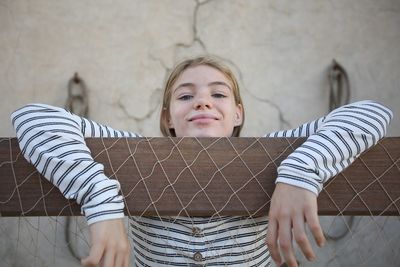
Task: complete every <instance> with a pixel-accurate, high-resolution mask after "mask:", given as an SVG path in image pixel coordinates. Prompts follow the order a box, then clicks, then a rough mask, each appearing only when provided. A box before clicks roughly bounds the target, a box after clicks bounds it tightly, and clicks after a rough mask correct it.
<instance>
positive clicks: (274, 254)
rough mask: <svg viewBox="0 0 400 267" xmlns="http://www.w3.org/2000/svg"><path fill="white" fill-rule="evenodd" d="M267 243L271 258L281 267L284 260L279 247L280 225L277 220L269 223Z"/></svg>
mask: <svg viewBox="0 0 400 267" xmlns="http://www.w3.org/2000/svg"><path fill="white" fill-rule="evenodd" d="M266 242H267V246H268V250H269V254H270V255H271V258H272V259H273V260H274V262H275V264H276V265H277V266H280V265H281V264H282V258H281V254H280V253H279V247H278V225H277V222H276V220H270V221H269V222H268V230H267V240H266Z"/></svg>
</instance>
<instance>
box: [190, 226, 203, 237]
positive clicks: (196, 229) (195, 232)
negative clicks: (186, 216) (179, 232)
mask: <svg viewBox="0 0 400 267" xmlns="http://www.w3.org/2000/svg"><path fill="white" fill-rule="evenodd" d="M192 234H193V236H199V235H200V234H201V229H200V228H199V227H193V228H192Z"/></svg>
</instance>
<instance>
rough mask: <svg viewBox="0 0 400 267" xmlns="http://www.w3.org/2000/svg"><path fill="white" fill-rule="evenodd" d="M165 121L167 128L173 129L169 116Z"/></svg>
mask: <svg viewBox="0 0 400 267" xmlns="http://www.w3.org/2000/svg"><path fill="white" fill-rule="evenodd" d="M167 122H168V128H169V129H173V128H174V124H173V123H172V121H171V118H169V116H168V118H167Z"/></svg>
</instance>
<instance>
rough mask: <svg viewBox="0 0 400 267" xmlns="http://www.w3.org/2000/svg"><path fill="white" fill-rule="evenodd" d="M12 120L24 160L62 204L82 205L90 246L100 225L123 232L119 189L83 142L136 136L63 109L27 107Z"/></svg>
mask: <svg viewBox="0 0 400 267" xmlns="http://www.w3.org/2000/svg"><path fill="white" fill-rule="evenodd" d="M11 118H12V124H13V126H14V128H15V130H16V133H17V138H18V142H19V145H20V148H21V151H22V153H23V155H24V157H25V158H26V159H27V160H28V161H29V162H30V163H32V164H33V165H34V166H35V167H36V168H37V170H38V171H39V172H40V173H41V174H42V175H43V176H44V177H45V178H46V179H48V180H49V181H50V182H52V183H53V184H54V185H55V186H56V187H58V188H59V189H60V191H61V192H62V193H63V195H64V196H65V197H66V198H68V199H73V200H76V201H77V203H78V204H80V205H81V209H82V213H83V214H84V215H85V216H86V218H87V221H88V224H89V225H91V232H92V241H93V237H94V234H93V231H95V232H97V233H99V232H101V230H92V229H93V228H96V229H98V228H99V227H100V228H101V226H102V225H104V224H96V223H97V222H105V221H106V222H107V224H116V225H118V229H119V231H120V232H121V227H123V224H122V222H121V220H116V219H120V218H123V216H124V213H123V209H124V203H123V199H122V196H121V195H119V190H120V185H119V183H118V181H117V180H112V179H109V178H108V177H106V176H105V174H104V166H103V165H102V164H100V163H97V162H95V161H94V160H93V158H92V156H91V154H90V150H89V148H88V147H87V146H86V143H85V140H84V138H85V137H123V136H128V137H138V135H137V134H132V133H128V132H123V131H115V130H113V129H112V128H110V127H107V126H103V125H100V124H98V123H96V122H93V121H91V120H88V119H85V118H81V117H79V116H76V115H74V114H72V113H70V112H68V111H66V110H64V109H62V108H57V107H53V106H49V105H44V104H30V105H26V106H24V107H22V108H20V109H18V110H17V111H15V112H14V113H13V114H12V116H11ZM99 192H101V193H99ZM92 225H93V226H92ZM100 235H102V236H103V238H104V236H105V234H102V233H100ZM125 238H126V234H125ZM92 243H94V242H92ZM96 243H98V242H96ZM91 253H92V251H91Z"/></svg>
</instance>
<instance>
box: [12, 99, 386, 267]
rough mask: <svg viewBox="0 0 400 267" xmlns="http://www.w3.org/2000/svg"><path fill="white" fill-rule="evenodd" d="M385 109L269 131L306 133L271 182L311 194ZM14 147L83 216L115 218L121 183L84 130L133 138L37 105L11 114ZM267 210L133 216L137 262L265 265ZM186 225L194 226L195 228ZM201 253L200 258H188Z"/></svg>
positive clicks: (355, 150) (357, 110) (362, 141)
mask: <svg viewBox="0 0 400 267" xmlns="http://www.w3.org/2000/svg"><path fill="white" fill-rule="evenodd" d="M392 116H393V115H392V112H391V111H390V110H389V109H387V108H386V107H384V106H382V105H380V104H378V103H375V102H372V101H361V102H357V103H353V104H350V105H347V106H343V107H341V108H339V109H336V110H334V111H332V112H331V113H330V114H328V115H327V116H325V117H322V118H320V119H317V120H315V121H312V122H309V123H306V124H303V125H301V126H300V127H298V128H296V129H292V130H286V131H279V132H275V133H271V134H267V135H266V136H268V137H309V138H308V139H307V141H306V142H305V143H304V144H303V145H302V146H300V147H299V148H297V149H296V150H295V151H294V152H293V153H292V154H291V155H290V156H289V157H288V158H287V159H285V160H284V161H283V162H282V164H281V165H280V166H279V168H278V178H277V182H283V183H288V184H292V185H296V186H299V187H302V188H306V189H308V190H311V191H312V192H314V193H316V194H318V193H319V192H320V191H321V189H322V184H323V183H324V182H326V181H327V180H328V179H329V178H331V177H332V176H334V175H336V174H338V173H339V172H341V171H342V170H343V169H345V168H346V167H347V166H349V165H350V164H351V163H352V162H353V161H354V160H355V159H356V158H357V156H359V155H360V153H362V152H363V151H365V150H366V149H368V148H369V147H371V146H372V145H374V144H376V143H377V142H378V140H379V139H380V138H382V137H383V136H384V135H385V133H386V128H387V126H388V124H389V122H390V120H391V119H392ZM12 123H13V125H14V128H15V129H16V132H17V138H18V141H19V145H20V147H21V151H22V152H23V154H24V156H25V158H26V159H27V160H28V161H30V162H31V163H32V164H33V165H34V166H35V167H36V168H37V169H38V170H39V172H40V173H42V174H43V175H44V176H45V177H46V178H47V179H49V180H50V181H51V182H52V183H53V184H55V185H56V186H57V187H58V188H59V189H60V191H61V192H62V193H63V194H64V196H65V197H66V198H68V199H75V200H76V201H77V202H78V203H79V204H81V205H82V212H83V213H84V214H85V216H86V218H87V220H88V223H89V224H91V223H94V222H96V221H102V220H107V219H114V218H122V217H123V216H124V214H123V208H124V203H123V199H122V197H121V196H120V195H119V189H120V185H119V183H118V182H117V181H116V180H112V179H108V177H106V176H105V175H104V167H103V165H101V164H99V163H97V162H95V161H94V160H93V158H92V157H91V154H90V151H89V149H88V147H87V146H86V144H85V141H84V138H85V137H139V135H138V134H135V133H129V132H124V131H118V130H114V129H112V128H110V127H107V126H103V125H101V124H98V123H96V122H93V121H91V120H88V119H85V118H80V117H78V116H76V115H74V114H72V113H70V112H68V111H66V110H64V109H61V108H57V107H52V106H49V105H44V104H31V105H27V106H25V107H23V108H21V109H19V110H17V111H15V112H14V113H13V114H12ZM267 226H268V220H267V217H259V218H248V217H211V218H201V217H193V218H187V217H132V218H131V220H130V228H131V233H130V234H131V237H132V240H133V254H134V261H135V265H137V266H155V265H157V266H199V265H207V266H221V265H227V266H269V265H270V256H269V252H268V249H267V247H266V245H265V236H266V229H267ZM193 229H198V232H196V234H194V232H193ZM196 252H199V253H201V255H202V258H201V262H198V261H195V260H194V259H193V255H194V253H196Z"/></svg>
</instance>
